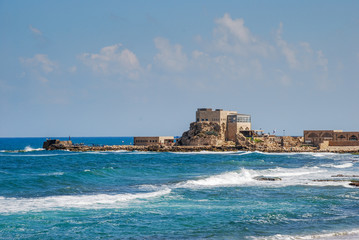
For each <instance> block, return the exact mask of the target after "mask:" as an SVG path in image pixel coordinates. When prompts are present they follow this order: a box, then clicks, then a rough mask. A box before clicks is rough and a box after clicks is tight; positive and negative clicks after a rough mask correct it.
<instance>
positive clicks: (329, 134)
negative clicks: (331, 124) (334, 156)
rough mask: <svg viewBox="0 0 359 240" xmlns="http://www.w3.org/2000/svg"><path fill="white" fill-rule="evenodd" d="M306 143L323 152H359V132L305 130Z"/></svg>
mask: <svg viewBox="0 0 359 240" xmlns="http://www.w3.org/2000/svg"><path fill="white" fill-rule="evenodd" d="M303 135H304V143H306V144H311V145H313V146H316V147H319V148H320V149H321V150H331V151H339V150H350V151H351V150H355V149H358V150H359V132H343V130H305V131H304V134H303Z"/></svg>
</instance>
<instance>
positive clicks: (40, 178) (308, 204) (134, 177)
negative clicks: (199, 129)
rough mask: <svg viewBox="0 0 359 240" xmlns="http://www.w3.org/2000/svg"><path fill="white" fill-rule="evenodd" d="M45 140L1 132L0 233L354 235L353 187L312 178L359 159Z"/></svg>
mask: <svg viewBox="0 0 359 240" xmlns="http://www.w3.org/2000/svg"><path fill="white" fill-rule="evenodd" d="M44 140H45V139H44V138H24V139H16V138H15V139H14V138H13V139H4V138H3V139H0V238H1V239H72V238H77V239H80V238H81V239H82V238H88V239H312V238H319V239H358V237H359V235H358V234H359V188H354V187H351V186H349V181H341V182H330V181H328V182H323V181H320V182H318V181H313V180H318V179H319V180H323V179H336V178H333V177H332V176H333V175H337V174H344V175H358V174H359V172H358V170H359V162H358V161H359V156H355V155H350V154H329V153H306V154H304V153H302V154H268V153H260V152H229V153H210V152H201V153H150V152H126V151H119V152H85V153H76V152H66V151H44V150H42V149H41V145H42V142H43V141H44ZM72 140H73V141H74V142H77V143H80V142H83V143H86V144H128V143H129V142H131V141H133V138H72ZM122 141H123V142H122ZM8 150H12V151H8ZM14 150H15V151H14ZM16 150H22V151H16ZM258 176H269V177H280V178H281V179H282V180H281V181H275V182H271V181H258V180H256V179H255V177H258Z"/></svg>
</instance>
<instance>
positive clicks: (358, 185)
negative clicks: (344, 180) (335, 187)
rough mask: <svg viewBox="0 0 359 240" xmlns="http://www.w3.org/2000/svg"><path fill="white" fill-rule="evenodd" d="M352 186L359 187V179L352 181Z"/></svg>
mask: <svg viewBox="0 0 359 240" xmlns="http://www.w3.org/2000/svg"><path fill="white" fill-rule="evenodd" d="M349 185H350V186H354V187H359V181H351V183H349Z"/></svg>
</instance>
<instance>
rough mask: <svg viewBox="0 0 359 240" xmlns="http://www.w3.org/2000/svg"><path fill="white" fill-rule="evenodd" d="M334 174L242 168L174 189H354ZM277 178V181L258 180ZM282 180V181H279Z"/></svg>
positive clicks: (314, 170) (314, 169) (312, 169)
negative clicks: (297, 186)
mask: <svg viewBox="0 0 359 240" xmlns="http://www.w3.org/2000/svg"><path fill="white" fill-rule="evenodd" d="M332 174H333V172H332V171H328V170H326V169H322V168H319V167H316V166H314V167H301V168H281V167H277V168H273V169H266V170H251V169H245V168H242V169H240V170H237V171H231V172H224V173H221V174H216V175H213V176H207V177H202V178H198V179H193V180H187V181H184V182H180V183H177V184H175V185H174V186H173V188H194V189H196V188H213V187H233V186H261V187H287V186H295V185H302V186H318V187H327V186H342V187H346V188H352V186H350V185H349V183H350V180H341V181H335V180H333V179H331V176H332ZM261 177H264V178H266V177H267V178H277V180H276V181H266V180H258V178H261ZM278 178H280V180H279V179H278Z"/></svg>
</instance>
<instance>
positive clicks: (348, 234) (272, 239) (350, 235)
mask: <svg viewBox="0 0 359 240" xmlns="http://www.w3.org/2000/svg"><path fill="white" fill-rule="evenodd" d="M358 238H359V230H358V229H354V230H348V231H341V232H323V233H316V234H310V235H281V234H276V235H274V236H268V237H254V236H253V237H248V239H253V240H307V239H325V240H353V239H358Z"/></svg>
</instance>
